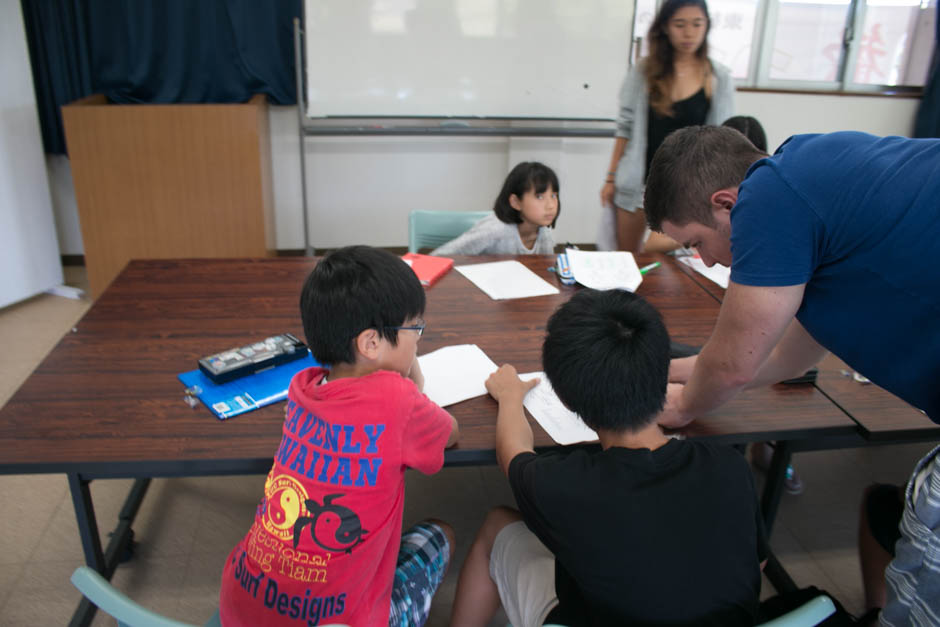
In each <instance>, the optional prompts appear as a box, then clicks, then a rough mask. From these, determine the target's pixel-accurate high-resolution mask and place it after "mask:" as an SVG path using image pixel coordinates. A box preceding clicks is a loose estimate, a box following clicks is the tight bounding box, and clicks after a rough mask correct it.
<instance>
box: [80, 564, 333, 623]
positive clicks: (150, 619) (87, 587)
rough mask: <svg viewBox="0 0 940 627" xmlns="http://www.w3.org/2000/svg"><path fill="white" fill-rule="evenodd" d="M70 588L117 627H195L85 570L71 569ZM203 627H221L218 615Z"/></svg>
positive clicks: (86, 568) (93, 571) (89, 569)
mask: <svg viewBox="0 0 940 627" xmlns="http://www.w3.org/2000/svg"><path fill="white" fill-rule="evenodd" d="M72 585H73V586H75V587H76V588H78V590H79V591H80V592H81V593H82V594H84V595H85V598H87V599H88V600H89V601H91V602H92V603H94V604H95V605H96V606H97V607H98V609H99V610H101V611H102V612H106V613H107V614H108V615H110V616H112V617H113V618H114V619H116V620H117V624H118V625H119V626H120V627H197V626H196V625H192V624H190V623H181V622H180V621H178V620H173V619H172V618H167V617H166V616H161V615H159V614H155V613H154V612H151V611H150V610H148V609H146V608H144V607H141V606H140V605H138V604H137V603H135V602H134V601H132V600H131V599H130V598H129V597H128V596H127V595H125V594H124V593H123V592H121V591H119V590H117V589H116V588H115V587H114V586H112V585H111V584H110V583H109V582H108V580H107V579H105V578H104V577H102V576H101V575H99V574H98V573H97V572H96V571H95V570H94V569H92V568H89V567H88V566H79V567H78V568H76V569H75V572H74V573H72ZM205 627H221V623H220V622H219V613H218V612H216V613H215V615H214V616H213V617H212V618H210V619H209V622H207V623H206V624H205ZM321 627H345V625H322V626H321Z"/></svg>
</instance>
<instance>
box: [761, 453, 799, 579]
mask: <svg viewBox="0 0 940 627" xmlns="http://www.w3.org/2000/svg"><path fill="white" fill-rule="evenodd" d="M792 456H793V454H792V452H791V451H790V444H789V443H788V442H785V441H778V442H777V443H776V445H775V446H774V455H773V457H772V458H771V460H770V468H768V469H767V482H766V483H765V484H764V492H763V494H761V501H760V508H761V515H762V516H763V518H764V528H765V529H766V530H767V538H768V540H769V539H770V532H771V531H772V530H773V526H774V521H775V520H776V518H777V510H778V509H779V508H780V499H781V498H782V497H783V484H784V481H785V480H786V478H787V466H789V465H790V459H791V458H792ZM764 574H765V575H766V576H767V579H768V580H769V581H770V583H771V584H772V585H773V587H774V590H776V591H777V592H778V593H779V594H784V593H787V592H793V591H794V590H797V585H796V583H795V582H794V581H793V579H791V578H790V575H789V574H788V573H787V571H786V569H785V568H784V567H783V564H781V563H780V561H779V560H778V559H777V556H776V555H774V554H773V553H771V554H770V555H769V556H768V558H767V565H766V566H765V567H764Z"/></svg>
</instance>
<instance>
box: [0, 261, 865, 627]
mask: <svg viewBox="0 0 940 627" xmlns="http://www.w3.org/2000/svg"><path fill="white" fill-rule="evenodd" d="M499 259H507V258H506V257H492V258H480V257H475V258H457V263H458V265H459V264H461V263H479V262H484V261H493V260H499ZM518 260H519V261H520V262H522V263H523V264H524V265H526V266H527V267H528V268H529V269H531V270H533V271H534V272H535V273H536V274H538V275H539V276H541V277H543V278H545V279H546V280H548V281H549V282H550V283H552V284H553V285H557V286H558V288H559V293H558V294H557V295H551V296H541V297H534V298H527V299H514V300H499V301H497V300H492V299H490V298H489V297H488V296H486V295H485V294H484V293H483V292H481V291H480V290H479V289H477V288H476V287H475V286H474V285H473V284H472V283H470V282H469V281H468V280H467V279H466V278H465V277H464V276H463V275H461V274H460V273H458V272H456V271H451V272H449V273H448V274H447V275H446V276H445V277H443V278H442V279H441V280H440V281H439V282H438V283H436V284H435V285H434V286H432V287H431V288H429V289H428V292H427V294H428V305H427V310H426V312H425V316H424V317H425V319H426V321H427V323H428V327H427V330H426V332H425V334H424V336H423V337H422V339H421V342H420V344H419V352H420V353H422V354H423V353H425V352H429V351H431V350H434V349H436V348H440V347H442V346H447V345H451V344H460V343H475V344H477V345H478V346H480V348H482V349H483V351H484V352H486V354H487V355H489V357H490V358H491V359H492V360H493V361H494V362H496V363H497V364H501V363H506V362H508V363H513V364H514V365H515V366H516V367H517V368H518V369H519V371H520V372H527V371H533V370H541V366H540V350H541V342H542V338H543V335H544V332H545V325H546V320H547V318H548V316H549V315H550V313H551V312H552V311H553V310H554V309H555V308H556V307H557V306H558V305H559V304H561V303H562V302H564V301H565V300H566V299H567V298H569V297H570V295H571V294H572V293H573V292H574V290H575V289H576V288H575V287H571V286H565V285H561V284H560V282H558V280H557V278H556V277H555V275H554V274H552V273H551V272H549V270H548V268H549V267H550V266H551V265H552V261H553V258H552V257H544V256H527V257H519V258H518ZM653 260H661V261H663V265H662V266H661V267H659V268H657V269H656V270H654V271H652V272H650V273H648V274H647V275H646V276H645V278H644V281H643V283H642V284H641V285H640V287H639V288H638V290H637V293H638V294H640V295H642V296H644V297H645V298H647V299H648V300H649V301H650V302H651V303H653V304H654V305H655V306H656V307H657V308H659V310H660V311H661V312H662V314H663V318H664V320H665V322H666V325H667V327H668V328H669V330H670V333H671V334H672V337H673V339H674V340H676V341H678V342H683V343H687V344H701V343H702V342H703V341H704V340H705V339H706V338H707V337H708V335H709V334H710V332H711V328H712V326H713V324H714V321H715V318H716V316H717V313H718V307H719V303H718V300H717V299H716V298H715V297H714V296H713V295H711V294H709V293H707V292H706V291H705V290H703V289H701V287H700V286H699V285H697V284H696V283H695V281H693V280H692V278H691V277H690V275H689V274H688V273H686V272H684V271H683V270H681V269H680V268H678V264H676V263H675V262H674V260H672V259H669V258H665V257H662V256H651V255H639V256H638V262H639V263H640V264H641V265H642V264H645V263H648V262H650V261H653ZM315 263H316V261H315V260H314V259H311V258H302V257H288V258H267V259H230V260H221V259H191V260H144V261H140V260H135V261H131V262H130V263H129V264H128V266H127V267H126V268H125V269H124V270H123V271H122V272H121V274H120V275H119V276H118V277H117V278H116V279H115V280H114V282H113V283H112V284H111V285H110V286H109V287H108V288H107V289H106V290H105V291H104V292H103V294H102V295H101V296H100V298H99V299H98V300H97V301H96V302H95V303H94V304H93V306H92V307H91V309H90V310H89V311H88V312H87V313H86V315H85V316H84V317H83V318H82V319H81V320H80V321H79V322H78V323H77V325H76V326H75V328H74V329H73V330H72V332H70V333H67V334H66V335H65V337H63V338H62V340H61V341H60V342H59V344H58V345H57V346H56V347H55V348H54V349H53V350H52V352H51V353H50V354H49V355H48V356H47V357H46V358H45V359H44V360H43V362H42V363H41V364H40V365H39V367H38V368H37V369H36V371H35V372H34V373H33V374H32V375H30V377H29V378H28V379H27V380H26V381H25V382H24V384H23V385H22V387H21V388H20V389H19V390H18V391H17V392H16V393H15V394H14V395H13V397H12V398H11V399H10V401H9V402H8V403H7V404H6V406H5V407H3V408H2V409H0V473H6V474H26V473H65V474H66V475H67V476H68V482H69V487H70V492H71V496H72V501H73V505H74V507H75V512H76V518H77V520H78V524H79V534H80V536H81V542H82V547H83V550H84V554H85V561H86V563H87V564H88V565H89V566H92V567H93V568H95V569H96V570H97V571H99V572H101V573H103V574H104V575H105V576H106V577H107V578H110V577H111V575H112V574H113V572H114V569H115V568H116V566H117V563H118V561H119V559H120V557H121V556H122V554H123V552H124V550H125V547H126V546H127V544H128V542H129V541H130V539H131V538H132V534H133V531H132V529H131V526H132V524H133V520H134V516H135V515H136V512H137V509H138V508H139V506H140V503H141V502H142V500H143V498H144V495H145V494H146V490H147V486H148V485H149V481H150V479H151V478H152V477H170V476H196V475H216V474H219V475H222V474H250V473H258V474H263V473H265V472H267V471H268V470H269V468H270V466H271V463H272V459H273V455H274V452H275V450H276V448H277V446H278V442H279V440H280V434H281V422H282V419H283V405H282V404H280V403H278V404H275V405H271V406H268V407H264V408H262V409H259V410H257V411H254V412H250V413H247V414H243V415H240V416H237V417H235V418H232V419H230V420H226V421H220V420H217V419H215V418H214V416H213V415H212V414H211V413H210V412H209V410H208V409H207V408H205V407H203V406H201V405H197V406H196V407H195V408H190V407H189V406H188V405H187V404H186V403H184V400H183V386H182V385H181V384H180V383H179V381H177V379H176V375H177V374H178V373H180V372H183V371H186V370H191V369H193V368H194V367H195V365H196V361H197V359H198V358H200V357H202V356H205V355H207V354H211V353H215V352H219V351H221V350H225V349H227V348H231V347H234V346H240V345H244V344H246V343H248V342H251V341H255V340H258V339H261V338H264V337H268V336H270V335H275V334H279V333H284V332H291V333H294V334H295V335H297V336H298V337H303V336H302V328H301V322H300V316H299V311H298V307H299V305H298V303H299V295H300V289H301V285H302V282H303V280H304V278H305V277H306V275H307V274H308V273H309V271H310V270H311V269H312V268H313V266H314V265H315ZM448 409H449V410H450V411H451V412H452V413H453V414H454V416H455V417H456V418H457V419H458V421H459V423H460V429H461V436H460V441H459V442H458V444H457V446H456V447H455V448H453V449H450V450H448V451H447V453H446V455H445V463H447V464H450V465H459V464H488V463H494V462H495V454H494V450H493V447H494V437H495V417H496V403H495V402H494V401H493V400H492V399H491V398H489V397H488V396H481V397H477V398H474V399H470V400H468V401H464V402H462V403H458V404H456V405H453V406H451V407H449V408H448ZM533 431H534V434H535V444H536V447H537V448H545V447H552V446H554V443H553V442H552V441H551V439H550V438H549V437H548V436H547V434H545V432H544V431H543V430H542V429H541V428H540V427H539V426H538V425H537V424H535V423H533ZM685 433H686V435H687V436H689V437H702V438H707V439H710V440H713V441H722V442H731V443H742V442H751V441H762V440H769V439H777V440H781V441H795V442H804V441H812V442H817V443H819V442H821V441H823V442H824V441H825V440H827V439H829V438H846V437H857V436H856V435H855V434H856V425H855V423H854V422H853V421H852V420H850V419H849V418H848V417H847V416H846V414H845V413H844V412H843V411H842V410H840V409H839V408H838V407H837V406H836V405H835V404H833V403H832V402H831V401H830V400H829V399H828V398H827V397H826V396H825V395H823V394H822V393H821V392H820V391H819V390H818V389H817V388H816V387H814V386H812V385H797V386H780V385H778V386H773V387H768V388H763V389H758V390H751V391H748V392H746V393H744V394H742V395H740V397H739V398H737V399H736V400H734V401H733V402H731V403H729V404H728V405H727V406H726V407H724V408H722V409H721V410H720V411H718V412H716V413H715V414H714V415H712V416H710V417H709V419H708V420H703V421H698V422H696V423H694V424H693V425H691V426H690V427H689V428H687V429H686V430H685ZM777 470H782V469H777ZM128 477H130V478H134V479H135V482H134V485H133V487H132V489H131V492H130V494H129V495H128V498H127V501H126V503H125V505H124V508H123V509H122V512H121V514H120V516H119V522H118V526H117V528H116V529H115V532H114V534H113V537H112V539H111V541H110V542H109V544H108V547H107V549H105V550H103V549H102V546H101V542H100V540H99V534H98V522H97V519H96V517H95V513H94V506H93V503H92V500H91V492H90V490H89V483H90V482H91V481H92V480H94V479H102V478H128ZM775 481H776V480H775ZM779 481H780V482H782V475H781V476H780V477H779ZM770 483H773V482H770ZM765 513H766V511H765ZM771 522H772V521H771ZM93 615H94V606H91V605H90V604H89V603H88V602H87V601H83V602H82V605H81V606H80V607H79V609H78V610H77V611H76V614H75V616H74V617H73V621H72V624H74V625H86V624H88V623H89V622H90V620H91V618H92V617H93Z"/></svg>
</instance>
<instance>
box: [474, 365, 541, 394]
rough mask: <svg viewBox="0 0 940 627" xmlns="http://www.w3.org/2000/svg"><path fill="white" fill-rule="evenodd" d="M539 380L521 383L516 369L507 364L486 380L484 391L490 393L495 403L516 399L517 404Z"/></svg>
mask: <svg viewBox="0 0 940 627" xmlns="http://www.w3.org/2000/svg"><path fill="white" fill-rule="evenodd" d="M538 383H539V379H537V378H536V379H532V380H531V381H523V380H522V379H520V378H519V375H518V374H517V373H516V369H515V368H513V367H512V366H510V365H509V364H504V365H502V366H500V367H499V370H497V371H496V372H494V373H493V374H491V375H490V376H489V378H487V380H486V391H487V392H489V393H490V396H492V397H493V398H494V399H496V402H501V401H512V400H515V399H517V398H518V400H519V402H521V401H522V398H523V397H524V396H525V395H526V394H527V393H528V391H529V390H531V389H532V388H534V387H535V386H536V385H538Z"/></svg>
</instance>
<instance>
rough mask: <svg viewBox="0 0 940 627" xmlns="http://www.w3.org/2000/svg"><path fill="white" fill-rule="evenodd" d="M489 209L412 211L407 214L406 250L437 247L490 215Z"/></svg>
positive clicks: (413, 250)
mask: <svg viewBox="0 0 940 627" xmlns="http://www.w3.org/2000/svg"><path fill="white" fill-rule="evenodd" d="M490 213H492V212H491V211H412V212H411V214H410V215H409V216H408V252H412V253H416V252H418V250H420V249H422V248H431V249H434V248H437V247H438V246H440V245H442V244H446V243H447V242H449V241H450V240H452V239H454V238H455V237H457V236H458V235H460V234H462V233H463V232H464V231H466V230H467V229H469V228H470V227H471V226H473V225H474V224H476V223H477V222H479V221H480V220H482V219H483V218H485V217H486V216H488V215H490Z"/></svg>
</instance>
